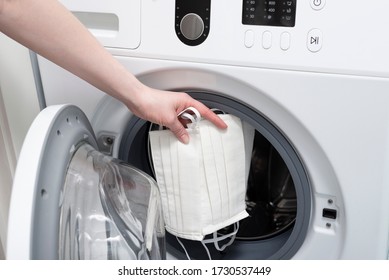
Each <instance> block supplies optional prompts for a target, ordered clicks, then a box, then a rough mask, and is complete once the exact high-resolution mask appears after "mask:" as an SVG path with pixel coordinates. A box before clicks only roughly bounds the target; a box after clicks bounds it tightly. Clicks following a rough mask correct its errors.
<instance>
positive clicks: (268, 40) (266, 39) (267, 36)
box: [262, 31, 272, 50]
mask: <svg viewBox="0 0 389 280" xmlns="http://www.w3.org/2000/svg"><path fill="white" fill-rule="evenodd" d="M271 45H272V34H271V32H270V31H265V32H263V34H262V47H263V48H264V49H266V50H267V49H270V48H271Z"/></svg>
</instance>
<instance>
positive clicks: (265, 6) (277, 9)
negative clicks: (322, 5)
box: [242, 0, 297, 27]
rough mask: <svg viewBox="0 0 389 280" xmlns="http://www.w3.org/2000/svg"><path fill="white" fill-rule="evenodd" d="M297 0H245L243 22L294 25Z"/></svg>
mask: <svg viewBox="0 0 389 280" xmlns="http://www.w3.org/2000/svg"><path fill="white" fill-rule="evenodd" d="M296 2H297V0H243V14H242V23H243V24H247V25H269V26H286V27H293V26H294V25H295V21H296Z"/></svg>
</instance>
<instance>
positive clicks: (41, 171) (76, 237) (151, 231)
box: [7, 105, 166, 259]
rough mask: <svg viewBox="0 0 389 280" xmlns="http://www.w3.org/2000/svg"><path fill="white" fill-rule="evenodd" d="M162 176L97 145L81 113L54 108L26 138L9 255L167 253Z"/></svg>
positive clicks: (16, 183)
mask: <svg viewBox="0 0 389 280" xmlns="http://www.w3.org/2000/svg"><path fill="white" fill-rule="evenodd" d="M165 256H166V255H165V232H164V223H163V219H162V215H161V205H160V196H159V192H158V188H157V185H156V182H155V181H154V180H153V179H152V178H151V177H150V176H149V175H147V174H145V173H143V172H142V171H140V170H138V169H136V168H133V167H131V166H129V165H128V164H126V163H124V162H122V161H120V160H117V159H114V158H112V157H109V156H106V155H104V154H102V153H100V152H99V151H98V148H97V144H96V140H95V136H94V133H93V130H92V128H91V125H90V124H89V121H88V120H87V118H86V116H85V115H84V114H83V112H82V111H81V110H80V109H78V108H77V107H75V106H72V105H60V106H51V107H48V108H46V109H44V110H43V111H42V112H41V113H40V114H39V115H38V117H37V118H36V119H35V120H34V122H33V124H32V126H31V128H30V130H29V132H28V134H27V136H26V139H25V142H24V144H23V148H22V151H21V154H20V157H19V161H18V166H17V169H16V174H15V179H14V185H13V190H12V198H11V205H10V216H9V227H8V243H7V258H8V259H164V258H165Z"/></svg>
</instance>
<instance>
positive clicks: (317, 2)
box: [310, 0, 326, 11]
mask: <svg viewBox="0 0 389 280" xmlns="http://www.w3.org/2000/svg"><path fill="white" fill-rule="evenodd" d="M310 2H311V7H312V9H314V10H316V11H318V10H321V9H323V8H324V6H325V4H326V0H310Z"/></svg>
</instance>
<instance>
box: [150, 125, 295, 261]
mask: <svg viewBox="0 0 389 280" xmlns="http://www.w3.org/2000/svg"><path fill="white" fill-rule="evenodd" d="M151 129H157V128H156V127H155V126H154V127H153V126H152V127H151ZM149 160H151V158H149ZM151 166H152V164H151ZM246 211H247V212H248V214H249V216H248V217H247V218H245V219H243V220H241V221H240V222H239V231H238V233H237V234H236V237H235V238H236V241H235V244H233V245H232V246H231V247H230V248H229V249H228V250H226V252H222V254H221V253H220V252H219V251H217V250H214V248H213V246H212V244H211V245H207V246H208V249H209V252H210V254H211V258H212V259H220V258H226V259H229V258H232V259H234V258H237V256H239V257H241V256H244V254H243V255H242V254H239V253H229V252H234V251H236V250H238V251H239V250H240V249H241V248H242V247H241V245H242V244H246V245H247V244H250V242H251V244H253V243H252V242H257V243H258V242H259V243H260V242H262V241H264V240H265V241H266V240H272V239H274V240H278V241H275V242H273V243H272V246H274V247H278V246H281V245H277V242H281V243H282V242H284V241H282V240H283V237H280V238H278V237H279V236H282V235H283V234H284V233H285V232H288V231H290V230H291V229H292V228H293V225H294V222H295V220H296V214H297V196H296V188H295V185H294V182H293V179H292V176H291V173H290V171H289V169H288V167H287V165H286V164H285V162H284V160H283V158H282V157H281V155H280V154H279V153H278V152H277V150H276V149H275V148H274V146H273V145H272V144H271V143H270V142H269V141H268V140H267V139H266V138H265V137H264V136H263V135H262V134H261V133H259V132H258V131H255V136H254V141H253V148H252V153H251V161H250V169H249V174H248V180H247V193H246ZM233 230H234V225H230V226H228V227H225V228H223V229H221V230H219V231H218V235H220V236H222V235H226V234H229V233H231V232H232V231H233ZM285 235H287V234H285ZM206 238H207V237H206ZM209 238H212V237H211V236H209ZM167 244H168V248H169V247H170V252H173V255H175V257H178V258H187V257H188V256H186V254H187V253H188V254H189V255H190V258H195V259H207V258H209V255H208V254H206V253H205V252H206V251H205V250H204V244H202V243H201V242H198V241H191V240H186V239H180V240H177V237H176V236H174V235H172V234H170V233H167ZM234 247H235V249H234ZM183 248H185V249H183ZM183 250H187V253H186V252H184V251H183ZM275 250H276V249H275ZM207 251H208V250H207ZM223 253H224V255H223ZM229 254H230V255H229Z"/></svg>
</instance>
